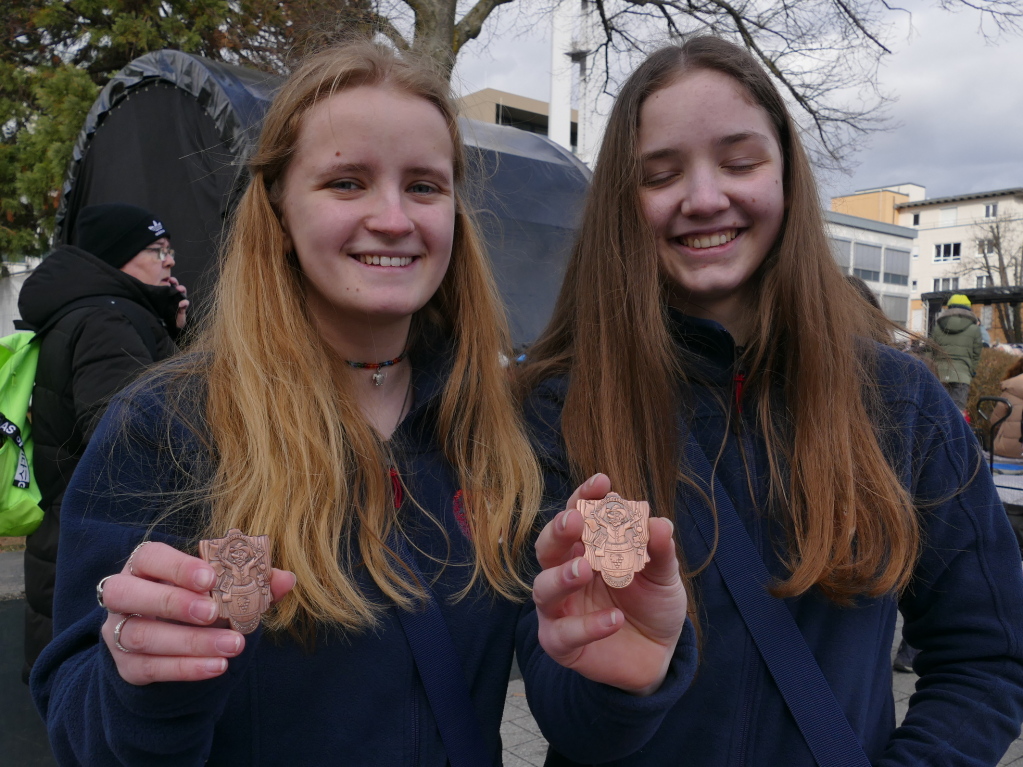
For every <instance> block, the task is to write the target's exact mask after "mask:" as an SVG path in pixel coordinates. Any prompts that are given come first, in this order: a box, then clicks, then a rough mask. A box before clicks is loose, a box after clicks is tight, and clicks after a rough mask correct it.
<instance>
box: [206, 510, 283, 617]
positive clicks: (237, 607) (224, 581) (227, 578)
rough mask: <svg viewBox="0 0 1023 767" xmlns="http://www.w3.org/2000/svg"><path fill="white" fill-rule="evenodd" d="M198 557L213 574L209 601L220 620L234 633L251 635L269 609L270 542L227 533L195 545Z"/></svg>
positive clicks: (259, 537) (232, 532)
mask: <svg viewBox="0 0 1023 767" xmlns="http://www.w3.org/2000/svg"><path fill="white" fill-rule="evenodd" d="M199 556H200V557H202V558H203V560H205V561H206V562H208V563H209V564H210V565H212V567H213V569H214V571H216V573H217V582H216V584H215V585H214V587H213V598H214V599H215V600H216V602H217V606H218V607H219V608H220V617H221V618H227V619H228V620H229V621H230V622H231V628H233V629H234V630H235V631H240V632H241V633H243V634H249V633H251V632H253V631H255V630H256V626H258V625H259V619H260V616H261V615H262V614H263V613H264V612H266V611H267V610H268V609H269V608H270V572H271V569H270V539H269V538H268V537H267V536H265V535H256V536H252V537H250V536H248V535H245V534H243V533H242V532H241V530H236V529H231V530H228V532H227V535H226V536H224V537H223V538H215V539H213V540H207V541H199Z"/></svg>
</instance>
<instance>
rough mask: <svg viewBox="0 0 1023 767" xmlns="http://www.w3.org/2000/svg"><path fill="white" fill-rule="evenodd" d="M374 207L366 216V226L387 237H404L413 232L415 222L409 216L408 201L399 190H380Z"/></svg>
mask: <svg viewBox="0 0 1023 767" xmlns="http://www.w3.org/2000/svg"><path fill="white" fill-rule="evenodd" d="M373 202H374V204H373V209H372V211H371V212H370V215H369V216H368V217H367V218H366V227H367V228H368V229H370V230H371V231H374V232H377V233H378V234H382V235H385V236H387V237H391V238H395V237H404V236H406V235H409V234H411V233H412V232H413V231H414V230H415V228H416V225H415V222H414V221H413V220H412V219H411V218H410V217H409V215H408V210H407V209H406V205H407V201H406V200H405V199H404V196H403V195H402V193H401V192H400V191H398V190H386V191H385V190H380V192H379V193H378V194H377V195H375V199H374V201H373Z"/></svg>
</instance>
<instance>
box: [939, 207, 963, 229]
mask: <svg viewBox="0 0 1023 767" xmlns="http://www.w3.org/2000/svg"><path fill="white" fill-rule="evenodd" d="M958 210H959V209H958V208H942V209H941V225H942V226H955V225H956V216H957V213H958Z"/></svg>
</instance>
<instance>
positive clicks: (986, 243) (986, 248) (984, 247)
mask: <svg viewBox="0 0 1023 767" xmlns="http://www.w3.org/2000/svg"><path fill="white" fill-rule="evenodd" d="M994 254H995V241H994V240H977V255H979V256H993V255H994Z"/></svg>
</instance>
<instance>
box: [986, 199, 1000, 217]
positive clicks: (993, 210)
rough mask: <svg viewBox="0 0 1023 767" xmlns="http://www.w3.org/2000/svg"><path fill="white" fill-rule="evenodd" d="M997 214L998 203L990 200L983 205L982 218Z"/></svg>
mask: <svg viewBox="0 0 1023 767" xmlns="http://www.w3.org/2000/svg"><path fill="white" fill-rule="evenodd" d="M996 216H998V203H997V202H992V203H990V204H988V205H985V206H984V218H995V217H996Z"/></svg>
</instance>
